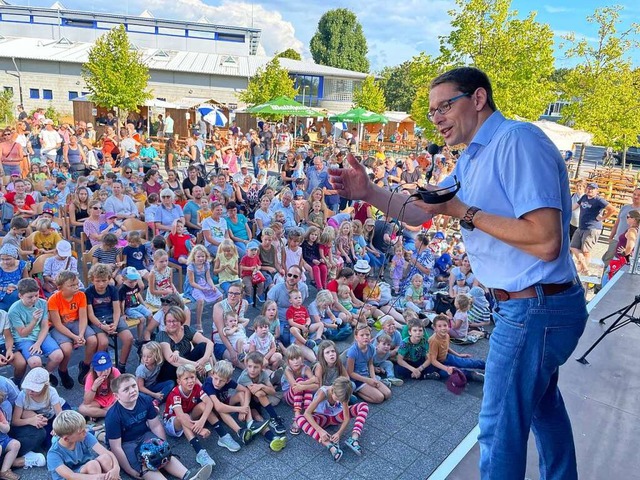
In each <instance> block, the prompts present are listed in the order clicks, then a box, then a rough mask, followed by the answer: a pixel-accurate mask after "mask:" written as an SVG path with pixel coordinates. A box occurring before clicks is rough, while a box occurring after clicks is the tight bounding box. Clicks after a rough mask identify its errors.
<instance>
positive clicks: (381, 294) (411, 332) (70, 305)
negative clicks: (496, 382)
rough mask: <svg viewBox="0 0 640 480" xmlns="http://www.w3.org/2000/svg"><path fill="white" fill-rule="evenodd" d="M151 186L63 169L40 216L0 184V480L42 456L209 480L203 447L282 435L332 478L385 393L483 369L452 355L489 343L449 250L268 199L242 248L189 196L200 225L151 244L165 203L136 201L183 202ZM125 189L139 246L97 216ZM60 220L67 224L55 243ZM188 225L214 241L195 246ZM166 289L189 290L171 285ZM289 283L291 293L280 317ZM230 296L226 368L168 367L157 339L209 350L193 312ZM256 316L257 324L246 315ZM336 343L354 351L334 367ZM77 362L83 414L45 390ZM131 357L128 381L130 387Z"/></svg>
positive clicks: (207, 204) (178, 227)
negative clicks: (305, 443) (8, 406)
mask: <svg viewBox="0 0 640 480" xmlns="http://www.w3.org/2000/svg"><path fill="white" fill-rule="evenodd" d="M327 161H331V159H329V158H327ZM153 172H154V171H153V170H152V173H151V174H147V175H146V176H145V177H144V179H143V178H142V177H141V178H139V179H137V178H129V179H127V180H126V181H124V179H123V178H119V177H118V176H116V175H115V173H113V172H112V171H110V172H108V173H105V172H95V175H91V176H90V177H84V176H76V175H74V176H71V175H69V174H68V171H67V170H65V166H64V165H61V166H60V167H59V169H58V172H57V173H58V176H55V177H50V176H47V175H45V178H40V177H38V181H39V182H40V183H41V184H42V186H43V189H44V191H46V192H47V194H46V197H47V200H46V202H45V203H44V204H43V208H42V209H41V211H42V213H41V214H39V213H38V208H33V202H28V201H27V200H26V199H27V198H29V199H31V200H33V198H32V196H31V195H30V193H28V192H31V193H33V194H34V195H35V194H36V192H34V191H33V188H32V187H33V185H32V184H31V188H25V187H26V185H25V182H24V180H22V179H20V178H13V177H12V178H11V183H12V186H11V188H12V189H14V190H15V192H16V194H15V195H13V197H10V198H11V201H12V202H13V203H12V205H14V206H15V215H14V217H13V218H12V219H11V220H10V221H9V222H8V223H6V225H5V227H6V230H7V232H6V235H5V236H4V238H3V240H2V247H1V248H0V308H2V310H0V328H1V329H2V335H1V336H0V367H3V366H11V367H12V369H13V379H12V381H9V380H6V381H5V380H3V382H0V401H4V400H5V398H7V397H8V396H9V395H12V392H14V393H15V392H18V393H17V396H16V397H15V398H14V399H13V401H14V405H15V406H14V407H13V409H12V411H10V412H7V411H6V410H4V409H0V449H1V453H2V455H3V457H2V460H1V461H0V480H18V479H19V475H18V474H17V473H15V472H14V471H13V470H11V469H12V468H16V467H19V466H24V465H26V466H43V464H44V462H45V459H44V457H43V455H42V454H41V452H46V464H47V467H48V469H49V471H50V472H51V474H52V476H53V478H54V479H59V478H60V479H67V480H70V479H72V478H81V477H78V476H77V475H78V474H80V475H92V476H98V478H100V479H101V480H116V479H118V478H119V476H120V472H125V473H127V474H128V475H130V476H132V477H134V478H140V477H142V478H145V479H148V480H159V479H161V478H164V473H163V472H166V473H168V474H171V475H173V476H175V477H178V478H180V479H184V480H191V479H193V480H204V479H206V478H208V477H209V475H210V474H211V469H212V467H213V466H214V465H215V462H214V460H213V458H212V456H211V452H210V451H207V449H206V448H205V447H203V443H204V442H203V440H204V439H207V438H209V437H210V436H212V435H213V434H215V435H217V438H218V440H217V444H218V445H219V446H220V447H222V448H225V449H226V450H228V451H230V452H237V451H239V450H240V449H242V448H244V447H245V446H246V445H247V444H249V443H250V442H251V441H253V440H254V439H255V438H258V437H263V438H264V440H265V441H266V442H267V443H268V445H269V448H270V449H271V450H273V451H274V452H278V451H280V450H282V449H283V448H285V447H286V445H287V433H289V434H291V435H298V434H300V433H301V432H304V433H305V434H307V435H309V436H310V437H312V438H313V439H314V440H316V441H317V442H318V443H320V444H321V445H322V446H324V447H326V449H327V451H328V453H329V455H330V457H331V458H332V459H333V460H334V461H339V460H340V459H341V457H342V456H343V453H344V452H345V449H346V450H348V451H349V452H351V453H353V454H355V455H362V454H363V447H362V445H361V444H360V437H361V435H363V433H364V429H365V423H366V420H367V415H368V412H369V404H378V403H382V402H385V401H386V400H388V399H389V398H391V396H392V388H395V387H399V386H401V385H402V384H403V383H404V382H406V381H410V380H418V379H446V378H447V377H449V376H450V375H451V374H452V373H453V372H454V369H460V370H461V371H462V372H463V374H464V375H466V376H467V378H472V379H478V380H482V372H483V370H484V362H483V361H482V360H480V359H472V358H469V356H468V355H467V354H465V353H459V352H457V351H455V350H453V349H452V348H451V346H450V343H451V342H458V343H463V344H464V343H472V342H475V341H477V340H478V339H479V338H482V337H483V336H488V335H489V333H490V328H488V327H490V325H491V304H490V302H489V300H488V297H487V295H486V292H485V290H484V289H483V288H482V286H480V285H479V284H478V282H477V281H476V280H475V278H474V277H473V275H472V273H471V272H470V269H469V268H467V267H466V266H465V257H464V255H463V254H462V253H461V252H464V246H463V245H462V244H461V242H460V241H459V239H457V238H452V239H451V243H450V244H447V243H446V239H445V235H444V234H443V233H442V232H437V233H436V234H434V235H431V236H430V235H428V234H427V233H426V232H422V233H420V235H419V239H418V240H415V239H414V238H412V237H411V236H409V232H402V231H400V230H399V229H398V227H397V226H396V227H393V226H392V225H391V223H387V222H386V220H385V219H384V217H381V216H380V212H377V211H375V210H374V209H372V208H370V207H366V206H364V207H363V206H362V205H356V206H355V207H357V208H353V207H348V208H346V209H344V210H343V211H342V212H341V213H338V214H335V215H331V213H332V212H328V209H327V208H325V207H326V205H325V204H324V203H323V201H322V199H323V198H324V194H323V195H321V196H320V195H314V194H313V193H312V194H311V196H310V197H309V200H308V201H307V200H305V198H304V195H297V196H296V200H294V202H293V203H292V205H293V206H291V207H290V206H289V203H288V202H290V201H291V191H290V190H289V189H288V188H287V187H285V188H284V189H283V190H282V191H281V192H280V194H279V196H277V195H275V190H274V189H273V188H270V187H269V186H265V187H264V188H263V189H262V190H261V192H260V195H261V198H264V199H268V200H269V202H268V203H265V205H267V204H276V205H277V206H276V207H275V208H274V210H273V211H271V215H270V216H268V215H265V213H264V210H262V213H260V214H256V215H255V218H256V219H257V218H260V219H261V220H260V231H259V235H257V236H256V237H254V236H253V232H255V229H254V228H252V227H251V226H250V225H252V224H253V223H254V220H253V215H251V214H250V212H248V211H246V210H245V213H247V214H248V215H249V218H248V219H247V217H244V215H241V214H238V215H237V217H236V216H234V217H233V218H234V220H233V221H231V222H229V219H228V218H225V217H224V215H223V217H222V220H221V219H220V212H222V213H223V214H224V210H225V208H224V207H225V206H226V207H227V209H229V210H234V209H236V208H237V207H238V206H240V207H242V205H237V204H236V203H235V202H233V201H231V202H229V203H228V204H227V203H226V200H232V199H230V198H227V197H225V194H224V193H223V192H224V190H225V189H224V188H222V189H216V188H215V186H214V185H206V188H205V192H206V193H205V195H204V196H203V197H202V198H195V197H193V196H192V195H198V191H197V188H196V187H199V183H197V184H196V183H193V180H190V181H192V187H191V191H190V192H189V193H188V195H187V196H188V197H189V198H190V199H191V200H190V201H192V202H194V203H195V204H196V205H197V210H196V212H197V215H193V216H191V218H190V220H189V222H187V221H185V218H184V217H183V216H181V217H178V218H176V219H174V220H172V222H170V224H168V225H164V227H165V228H164V229H162V230H160V231H158V230H156V228H155V227H156V226H157V223H158V216H157V215H156V214H157V213H158V212H159V210H158V209H161V208H165V207H163V206H162V205H163V204H160V198H159V197H158V194H156V193H150V194H149V195H148V196H147V195H146V193H145V185H147V183H145V182H147V181H149V180H151V181H152V183H154V182H155V180H154V178H155V179H156V180H157V181H158V182H159V183H160V184H161V185H160V186H159V187H158V189H157V190H158V191H159V193H160V197H161V198H162V202H164V201H165V200H164V199H165V195H164V192H165V190H161V187H164V188H166V189H169V190H172V191H175V190H177V189H178V188H179V186H180V185H179V176H178V174H177V172H175V171H172V172H171V175H169V179H168V180H167V181H166V182H164V181H163V180H162V179H161V178H160V176H159V175H156V174H155V173H153ZM222 172H224V170H222ZM36 173H37V175H40V173H39V172H36ZM98 173H100V174H98ZM221 174H222V175H223V176H224V175H227V176H228V173H227V174H224V173H221ZM302 176H304V173H303V174H302ZM189 178H190V177H189ZM200 180H202V179H198V181H197V182H199V181H200ZM223 180H225V182H223V183H226V182H227V181H228V180H229V178H228V177H225V178H223ZM298 180H300V178H298ZM215 181H217V180H215ZM47 182H48V183H47ZM172 182H173V183H172ZM163 183H164V185H162V184H163ZM203 183H204V181H203ZM125 184H126V187H125V195H129V196H131V197H132V198H133V199H134V200H136V201H139V202H140V205H139V208H138V215H139V216H140V217H141V218H142V219H144V221H145V224H146V225H145V224H143V227H147V226H148V227H149V229H150V230H151V233H152V234H154V233H162V234H158V235H155V236H153V235H149V231H148V230H147V229H146V228H143V229H142V230H140V229H139V226H137V228H136V229H133V230H131V229H130V228H127V225H126V221H125V219H124V217H123V216H122V212H120V211H115V212H104V211H102V209H103V208H104V206H105V205H106V204H107V199H108V198H109V199H111V198H113V197H112V195H114V186H115V190H116V193H119V190H120V189H119V186H124V185H125ZM297 184H298V183H297ZM154 185H155V183H154ZM174 185H177V187H174ZM54 186H55V188H53V187H54ZM7 187H9V185H7ZM7 190H9V189H8V188H7ZM25 192H27V193H25ZM27 196H28V197H27ZM214 197H215V201H212V199H213V198H214ZM8 200H9V197H8V196H7V198H5V201H8ZM218 200H222V203H220V202H219V201H218ZM296 202H297V203H296ZM70 205H73V207H70ZM177 205H180V204H177ZM183 206H184V203H183V204H182V205H180V209H179V210H180V212H182V207H183ZM93 210H96V214H94V213H93ZM70 211H73V215H72V219H73V222H75V223H71V224H70V226H71V227H74V228H71V229H67V228H64V227H66V226H68V218H67V216H68V214H69V212H70ZM186 211H187V208H185V212H186ZM362 212H364V213H365V214H366V215H365V216H364V217H362V215H361V214H362ZM251 213H253V212H251ZM356 214H358V215H359V216H360V217H362V218H355V216H356ZM241 217H242V218H241ZM236 218H237V220H236ZM243 218H244V219H243ZM292 220H293V224H291V221H292ZM83 221H84V222H86V223H85V226H84V227H83ZM196 221H197V223H196ZM220 221H222V224H220V223H219V222H220ZM225 222H226V223H225ZM244 222H247V223H246V229H247V232H248V233H247V235H246V236H247V238H244V235H245V233H246V232H244V231H243V229H244V228H245V227H244V226H242V225H245V223H244ZM193 225H196V226H200V225H202V226H205V225H209V226H210V227H207V228H208V229H207V230H206V232H204V231H203V232H202V233H206V234H205V235H202V234H201V232H198V231H197V229H196V231H195V233H197V235H195V234H194V235H192V226H193ZM221 225H222V226H221ZM238 225H240V226H241V227H239V226H238ZM387 226H389V227H390V228H389V229H388V230H387V228H386V227H387ZM203 230H204V229H203ZM374 230H375V231H377V230H379V232H378V233H375V232H374ZM403 234H405V235H406V236H403ZM378 235H381V237H382V243H383V244H384V245H383V246H384V249H386V251H384V249H382V250H381V248H382V247H381V243H380V238H378ZM148 238H150V239H151V240H150V241H147V239H148ZM27 240H28V241H27ZM418 243H420V245H418ZM74 246H75V247H76V250H77V252H74V251H73V250H74ZM85 249H87V251H88V253H84V251H85ZM88 249H90V250H88ZM39 255H47V258H46V260H45V261H44V262H43V266H42V269H41V271H37V270H36V269H33V270H31V271H30V269H31V268H32V266H35V264H36V262H37V261H38V259H37V256H39ZM87 255H88V257H87ZM76 257H78V258H76ZM80 258H82V259H83V260H85V261H87V258H89V260H88V264H87V263H84V262H82V263H80V265H79V259H80ZM372 266H373V267H374V268H371V267H372ZM178 272H180V273H181V274H182V278H183V279H184V282H183V283H182V284H180V283H178V282H175V281H174V279H175V278H176V277H177V276H178ZM292 272H293V273H292ZM374 272H375V274H374ZM81 273H84V274H86V280H87V282H86V283H87V285H86V286H85V285H84V284H83V283H82V282H81V281H80V276H81ZM294 277H295V278H294ZM290 278H294V279H295V280H296V282H297V285H298V286H294V287H293V288H287V289H286V290H285V291H284V293H283V294H282V295H278V296H277V297H276V298H273V297H272V295H271V293H273V292H274V291H275V290H277V289H278V288H280V287H281V286H282V285H283V284H285V283H286V282H288V281H289V280H290ZM387 280H388V281H389V283H386V281H387ZM287 285H288V283H287ZM232 287H235V288H232ZM309 287H314V289H312V290H309ZM309 292H312V296H311V297H309ZM238 294H240V295H242V300H241V302H240V303H234V305H238V307H237V308H236V309H234V308H227V307H228V306H229V304H228V303H225V308H226V310H225V311H224V315H223V316H222V317H221V318H222V324H221V325H220V327H219V330H218V331H217V332H215V334H216V335H220V334H222V335H223V336H224V337H225V340H228V343H229V348H230V350H232V352H231V353H232V355H231V356H230V359H232V360H233V363H231V362H230V361H227V360H224V359H223V357H222V356H219V357H218V358H216V359H215V361H214V362H191V361H182V360H178V359H182V357H181V355H180V352H179V351H178V350H177V349H176V351H172V350H171V349H169V350H166V348H167V347H166V342H165V341H161V338H166V336H167V335H168V334H167V328H166V327H167V325H169V326H171V325H174V324H176V323H181V324H182V325H184V328H185V332H190V335H197V334H201V337H202V338H204V339H205V340H206V342H216V335H214V332H212V331H209V330H208V328H209V327H208V325H209V323H208V322H207V320H209V319H207V318H204V319H203V316H204V312H205V307H207V306H212V305H216V304H218V302H221V301H222V302H227V300H226V299H227V298H228V297H229V298H230V297H231V296H233V295H238ZM285 297H286V298H285ZM444 297H447V298H446V299H444ZM283 299H284V300H283ZM185 301H186V302H188V303H189V305H187V306H185ZM447 302H448V303H447ZM249 305H253V306H254V307H257V308H259V307H261V313H260V314H259V315H252V314H251V313H249V312H248V311H247V309H248V308H249ZM443 305H444V307H443ZM400 311H403V314H400V313H399V312H400ZM192 318H193V322H192V320H191V319H192ZM190 324H193V328H191V327H190V326H189V325H190ZM134 325H135V327H136V330H137V331H136V334H135V335H134V334H133V333H132V330H131V328H133V326H134ZM214 329H215V327H214ZM431 330H433V333H431ZM159 332H163V333H162V334H160V333H159ZM157 335H160V337H158V338H157V337H156V336H157ZM156 338H157V340H158V341H155V340H154V339H156ZM189 338H193V337H189ZM210 338H211V339H212V340H209V339H210ZM336 342H337V343H336ZM340 342H347V343H349V344H350V346H348V347H347V348H344V351H343V352H342V354H341V352H340V351H339V348H338V347H339V346H341V347H344V344H342V343H340ZM112 343H115V346H116V348H117V352H116V356H115V358H116V359H117V362H116V361H114V360H112V357H111V355H110V353H109V348H110V346H111V344H112ZM211 348H212V349H213V347H211ZM75 350H80V352H81V360H80V362H79V364H78V370H79V372H78V376H77V382H78V383H79V384H80V385H82V388H83V396H82V400H81V402H80V404H79V405H77V406H74V407H77V411H74V410H73V408H72V406H71V405H69V404H68V403H67V402H66V401H65V399H64V398H62V396H61V395H60V393H59V392H58V390H56V387H58V385H59V384H61V386H62V387H63V388H65V389H71V388H73V386H74V383H75V382H74V379H73V378H72V377H71V375H70V373H69V366H70V361H71V358H72V355H73V352H74V351H75ZM132 351H133V352H134V353H133V355H132ZM216 351H217V350H216ZM136 353H137V358H136V359H135V360H134V361H133V364H135V365H136V366H135V368H133V369H131V370H130V371H132V372H134V374H130V373H127V370H128V368H131V364H132V360H131V357H132V356H133V357H135V356H136ZM235 367H241V371H240V372H238V373H239V376H238V375H236V374H235V373H236V372H235ZM167 372H170V375H167ZM6 384H10V385H8V386H6ZM280 400H284V403H286V404H287V405H289V406H290V407H291V408H292V410H293V421H292V422H291V425H288V426H285V425H284V420H283V418H282V417H281V416H280V415H279V414H278V411H277V410H276V409H275V407H276V405H278V403H279V402H280ZM87 421H89V423H90V424H91V425H87ZM100 425H103V426H102V427H100ZM333 426H335V427H337V428H336V429H329V427H333ZM182 436H184V437H185V438H186V439H187V442H188V443H189V444H190V445H191V446H192V447H193V451H194V458H193V459H188V458H185V459H184V462H185V463H187V464H192V463H193V462H195V463H196V464H198V467H196V468H194V469H190V470H189V469H187V468H186V467H185V465H184V464H183V463H182V460H179V459H178V458H177V457H176V456H175V455H172V454H171V447H170V444H169V443H168V442H167V437H173V438H179V437H182ZM214 438H215V437H214ZM191 460H193V461H191Z"/></svg>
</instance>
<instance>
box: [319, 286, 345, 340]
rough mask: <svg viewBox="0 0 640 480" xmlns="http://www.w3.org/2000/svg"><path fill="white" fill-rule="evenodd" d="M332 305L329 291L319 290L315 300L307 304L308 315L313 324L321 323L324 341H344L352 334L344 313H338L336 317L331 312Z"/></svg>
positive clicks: (331, 295)
mask: <svg viewBox="0 0 640 480" xmlns="http://www.w3.org/2000/svg"><path fill="white" fill-rule="evenodd" d="M334 303H335V302H334V299H333V294H332V293H331V291H329V290H320V291H319V292H318V294H317V295H316V299H315V300H314V301H313V302H311V303H310V304H309V315H310V316H311V321H312V322H313V323H322V325H323V326H324V337H325V338H326V339H329V340H335V341H339V340H346V339H347V338H349V336H350V335H351V333H352V329H351V324H349V323H348V322H347V321H346V319H347V314H346V313H344V312H340V313H339V314H338V316H337V317H336V315H335V314H334V313H333V311H332V310H331V308H332V307H333V305H334ZM350 315H351V314H349V316H350Z"/></svg>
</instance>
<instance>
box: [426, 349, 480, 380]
mask: <svg viewBox="0 0 640 480" xmlns="http://www.w3.org/2000/svg"><path fill="white" fill-rule="evenodd" d="M442 363H443V364H444V365H447V366H448V367H456V368H459V369H460V370H462V372H463V373H464V374H465V375H466V373H467V372H466V369H467V368H473V369H479V370H484V369H485V362H484V360H478V359H477V358H460V357H456V356H455V355H451V354H450V353H447V358H445V359H444V362H442ZM437 372H438V373H439V374H440V378H443V379H444V378H448V377H449V374H448V373H447V372H446V371H445V370H440V369H437Z"/></svg>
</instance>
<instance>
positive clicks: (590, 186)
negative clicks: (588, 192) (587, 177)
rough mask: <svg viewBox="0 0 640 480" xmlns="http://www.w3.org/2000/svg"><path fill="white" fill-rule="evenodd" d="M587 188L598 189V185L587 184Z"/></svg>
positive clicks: (593, 183)
mask: <svg viewBox="0 0 640 480" xmlns="http://www.w3.org/2000/svg"><path fill="white" fill-rule="evenodd" d="M587 188H598V184H597V183H595V182H590V183H587Z"/></svg>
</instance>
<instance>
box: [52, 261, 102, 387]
mask: <svg viewBox="0 0 640 480" xmlns="http://www.w3.org/2000/svg"><path fill="white" fill-rule="evenodd" d="M56 284H57V285H58V291H57V292H55V293H54V294H53V295H51V298H49V300H48V302H47V307H48V308H49V318H50V320H51V325H52V326H53V329H52V331H51V336H52V337H53V339H54V340H55V341H56V342H58V345H60V349H61V350H62V353H63V354H64V358H63V360H62V362H61V363H60V367H59V368H58V373H59V374H60V379H61V380H62V386H63V387H65V388H67V389H69V388H71V387H73V380H72V379H71V377H70V376H69V372H68V367H69V361H70V360H71V354H72V353H73V350H74V349H75V348H79V347H82V346H84V347H85V349H84V361H80V364H79V365H78V369H79V373H78V383H84V380H85V377H86V375H87V373H89V364H90V363H91V359H92V358H93V354H94V353H96V351H98V350H106V349H107V344H106V343H104V342H103V340H102V339H100V338H98V337H96V333H95V331H94V330H93V328H91V327H90V326H89V324H88V320H87V297H86V296H85V294H84V293H83V292H81V291H79V280H78V276H77V275H76V274H75V273H73V272H69V271H66V270H65V271H62V272H60V273H59V274H58V276H57V277H56Z"/></svg>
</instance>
